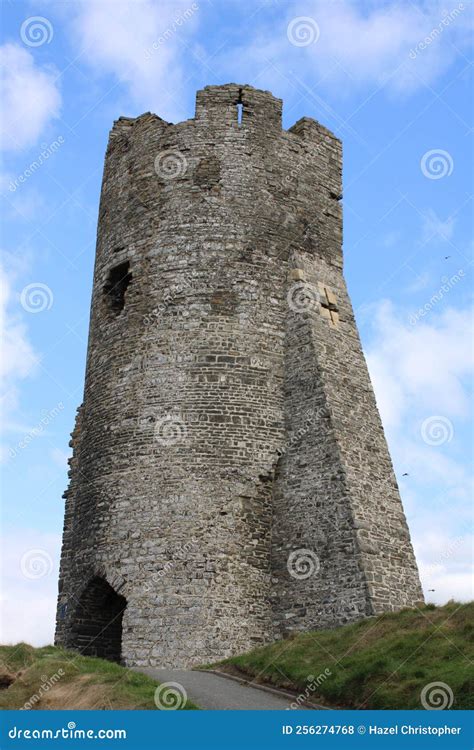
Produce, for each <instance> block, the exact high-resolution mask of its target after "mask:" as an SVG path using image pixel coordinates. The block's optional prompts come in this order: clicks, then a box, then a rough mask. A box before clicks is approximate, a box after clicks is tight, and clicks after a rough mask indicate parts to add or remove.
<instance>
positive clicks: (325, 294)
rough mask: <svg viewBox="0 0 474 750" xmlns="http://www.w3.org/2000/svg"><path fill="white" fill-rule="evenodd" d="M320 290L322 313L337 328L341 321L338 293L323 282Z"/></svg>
mask: <svg viewBox="0 0 474 750" xmlns="http://www.w3.org/2000/svg"><path fill="white" fill-rule="evenodd" d="M319 291H320V294H321V313H322V314H323V316H324V317H325V318H327V319H328V320H329V322H330V324H331V325H332V326H333V327H334V328H336V327H337V325H338V323H339V308H338V306H337V298H336V295H335V294H334V292H333V291H332V290H331V289H329V288H328V287H327V286H324V285H323V284H320V285H319Z"/></svg>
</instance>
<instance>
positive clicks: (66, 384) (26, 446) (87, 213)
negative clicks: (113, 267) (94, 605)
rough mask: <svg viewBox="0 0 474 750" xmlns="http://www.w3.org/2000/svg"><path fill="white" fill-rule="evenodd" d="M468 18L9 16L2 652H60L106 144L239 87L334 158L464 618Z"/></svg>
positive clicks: (435, 547) (129, 8) (369, 309)
mask: <svg viewBox="0 0 474 750" xmlns="http://www.w3.org/2000/svg"><path fill="white" fill-rule="evenodd" d="M472 9H473V6H472V4H471V3H468V2H465V3H457V2H454V0H453V2H452V3H444V2H443V3H438V2H436V0H434V1H433V2H426V3H425V2H422V1H418V2H411V3H410V2H376V3H371V2H356V1H354V2H348V1H346V0H340V1H339V2H322V1H321V0H302V2H299V1H297V2H283V0H281V1H279V0H267V1H266V2H265V1H263V0H261V1H260V2H259V1H258V0H255V1H254V2H245V0H244V1H242V2H223V0H212V1H211V0H197V2H195V3H193V2H190V0H183V2H180V1H176V2H154V1H152V0H142V1H140V0H127V2H121V1H120V0H117V1H115V2H112V0H110V2H109V0H86V1H84V2H54V1H53V2H41V1H38V2H4V3H3V5H2V13H3V28H4V37H3V40H2V46H1V48H0V57H1V62H2V98H3V113H4V117H3V129H4V132H2V146H3V157H4V160H3V165H2V169H1V187H2V191H1V192H2V203H3V215H4V230H3V236H2V252H3V260H2V270H1V282H2V286H1V289H2V294H1V302H2V326H3V347H2V348H3V357H2V374H3V386H2V388H3V427H2V439H1V442H2V459H3V481H2V496H3V504H2V537H3V544H2V549H3V556H4V578H3V585H2V598H3V599H5V600H6V601H5V608H4V612H5V619H4V623H3V625H4V632H3V634H2V636H1V637H2V640H3V641H5V640H8V641H15V640H19V639H20V638H23V639H25V640H29V641H31V642H35V643H45V642H48V641H50V640H51V639H52V634H53V624H54V607H55V595H56V582H57V574H58V561H59V549H60V538H61V529H62V519H63V511H64V501H63V500H62V499H61V495H62V493H63V491H64V489H65V488H66V486H67V463H66V462H67V457H68V455H69V448H68V441H69V433H70V431H71V429H72V427H73V424H74V416H75V410H76V408H77V406H78V405H79V404H80V402H81V398H82V387H83V379H84V366H85V351H86V343H87V329H88V316H89V301H90V293H91V283H92V271H93V262H94V246H95V233H96V222H97V213H98V201H99V191H100V183H101V173H102V167H103V158H104V152H105V148H106V143H107V137H108V131H109V129H110V127H111V125H112V122H113V120H114V119H117V118H118V117H119V116H121V115H127V116H137V115H139V114H141V113H142V112H145V111H153V112H156V113H157V114H159V115H160V116H161V117H163V118H165V119H168V120H170V121H173V122H175V121H179V120H183V119H188V118H190V117H192V116H193V111H194V97H195V92H196V90H197V89H199V88H202V87H203V86H205V85H209V84H219V83H227V82H230V81H234V82H238V83H248V84H251V85H253V86H256V87H258V88H264V89H269V90H271V91H272V92H273V93H274V94H275V95H276V96H279V97H281V98H282V99H283V100H284V127H290V126H291V125H292V124H293V123H294V122H295V121H296V120H298V119H299V118H300V117H302V116H304V115H306V116H309V117H313V118H315V119H317V120H319V121H321V122H322V123H323V124H324V125H326V126H327V127H329V128H330V129H332V130H333V131H334V132H335V133H336V134H337V135H338V136H339V137H340V138H342V140H343V142H344V201H343V204H344V253H345V274H346V278H347V282H348V285H349V290H350V293H351V295H352V300H353V303H354V308H355V311H356V317H357V320H358V323H359V326H360V332H361V336H362V341H363V345H364V350H365V352H366V356H367V359H368V363H369V368H370V372H371V375H372V378H373V382H374V386H375V389H376V395H377V400H378V403H379V407H380V410H381V414H382V418H383V421H384V425H385V427H386V432H387V438H388V440H389V445H390V449H391V453H392V457H393V460H394V465H395V471H396V474H397V477H398V480H399V483H400V489H401V493H402V498H403V502H404V506H405V510H406V513H407V517H408V522H409V525H410V528H411V532H412V538H413V542H414V546H415V551H416V554H417V558H418V562H419V565H420V569H421V574H422V580H423V584H424V589H425V593H426V597H427V599H428V600H429V601H436V602H440V603H441V602H445V601H447V600H448V599H450V598H455V599H461V600H467V599H470V598H472V590H470V584H469V581H470V575H471V574H472V573H471V561H472V521H471V520H470V519H471V518H472V504H471V499H470V498H471V492H472V487H471V477H470V462H471V459H472V434H470V431H469V417H470V414H471V413H472V400H471V393H472V373H473V349H472V342H471V339H470V335H471V331H472V327H471V324H472V251H473V242H472V239H471V237H472V232H471V231H470V230H471V229H472V218H471V213H472V177H471V173H472V133H473V131H472V110H471V107H472V104H471V103H470V100H471V99H472V94H473V87H472V75H473V71H472V63H470V60H471V59H472V27H473V13H472ZM404 474H408V476H403V475H404ZM432 589H434V591H431V590H432Z"/></svg>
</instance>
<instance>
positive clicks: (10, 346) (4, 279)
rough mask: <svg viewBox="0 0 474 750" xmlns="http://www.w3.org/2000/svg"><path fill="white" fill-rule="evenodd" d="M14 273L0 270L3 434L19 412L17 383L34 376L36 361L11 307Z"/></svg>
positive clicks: (35, 356)
mask: <svg viewBox="0 0 474 750" xmlns="http://www.w3.org/2000/svg"><path fill="white" fill-rule="evenodd" d="M17 270H18V269H15V268H13V269H11V270H10V271H9V272H7V271H6V270H5V268H3V267H2V266H0V341H1V357H0V395H1V401H2V429H3V430H5V429H6V428H8V423H7V421H6V418H7V417H9V416H10V415H11V414H12V413H14V412H15V411H16V410H17V408H18V401H19V390H18V384H19V382H20V381H21V380H23V379H25V378H28V377H29V376H31V375H33V374H34V372H35V369H36V365H37V361H38V356H37V354H36V353H35V351H34V348H33V345H32V344H31V342H30V340H29V337H28V330H27V327H26V325H25V323H24V322H23V320H22V319H21V317H20V315H19V314H18V313H17V312H15V308H14V306H12V301H13V296H14V295H13V283H14V280H15V278H16V273H17ZM17 305H18V306H19V303H17ZM6 455H7V449H6V448H5V447H4V446H3V447H2V456H1V457H2V459H4V458H5V457H6Z"/></svg>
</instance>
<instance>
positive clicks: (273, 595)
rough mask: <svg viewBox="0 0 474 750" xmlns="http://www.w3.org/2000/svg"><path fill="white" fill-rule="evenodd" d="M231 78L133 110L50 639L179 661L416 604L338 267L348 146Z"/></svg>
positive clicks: (120, 655) (110, 213)
mask: <svg viewBox="0 0 474 750" xmlns="http://www.w3.org/2000/svg"><path fill="white" fill-rule="evenodd" d="M281 108H282V103H281V100H279V99H277V98H275V97H273V96H272V95H271V94H270V93H269V92H267V91H259V90H256V89H254V88H252V87H250V86H239V85H236V84H229V85H224V86H208V87H206V88H204V89H203V90H202V91H199V92H198V94H197V102H196V113H195V117H194V118H193V119H191V120H187V121H185V122H180V123H177V124H175V125H173V124H170V123H168V122H165V121H164V120H162V119H160V117H158V116H156V115H154V114H149V113H147V114H144V115H142V116H141V117H138V118H135V119H130V118H123V117H122V118H120V119H119V120H118V121H117V122H116V123H115V124H114V127H113V129H112V131H111V134H110V139H109V144H108V148H107V154H106V160H105V170H104V178H103V185H102V195H101V201H100V213H99V224H98V238H97V252H96V262H95V271H94V285H93V294H92V309H91V319H90V334H89V345H88V353H87V370H86V382H85V393H84V402H83V404H82V406H81V407H80V409H79V410H78V415H77V421H76V426H75V429H74V432H73V435H72V446H73V457H72V459H71V460H70V485H69V489H68V490H67V491H66V493H65V497H66V510H65V522H64V537H63V548H62V558H61V572H60V584H59V599H58V615H57V632H56V642H57V643H58V644H61V645H63V646H66V647H68V648H72V649H76V650H80V651H81V652H82V653H85V654H93V655H98V656H102V657H106V658H110V659H116V660H119V659H122V661H123V662H124V663H125V664H127V665H134V666H146V665H157V666H162V667H166V666H172V667H184V666H190V665H196V664H199V663H204V662H212V661H216V660H219V659H222V658H225V657H226V656H230V655H232V654H236V653H239V652H243V651H246V650H249V649H251V648H253V647H255V646H257V645H259V644H263V643H265V642H268V641H270V640H274V639H276V638H279V637H284V636H285V634H287V633H288V632H289V631H294V630H309V629H317V628H324V627H333V626H337V625H340V624H343V623H347V622H350V621H354V620H358V619H360V618H363V617H367V616H371V615H377V614H379V613H382V612H388V611H395V610H398V609H400V608H403V607H409V606H412V605H413V604H415V603H416V602H418V601H421V600H422V598H423V597H422V592H421V588H420V583H419V578H418V572H417V567H416V562H415V558H414V554H413V550H412V546H411V542H410V536H409V532H408V528H407V524H406V520H405V516H404V511H403V507H402V504H401V500H400V496H399V492H398V488H397V483H396V479H395V476H394V473H393V469H392V464H391V460H390V456H389V453H388V449H387V445H386V442H385V438H384V433H383V428H382V425H381V422H380V418H379V414H378V411H377V407H376V403H375V398H374V393H373V390H372V386H371V383H370V379H369V375H368V372H367V367H366V363H365V360H364V356H363V353H362V349H361V344H360V340H359V336H358V333H357V327H356V323H355V320H354V315H353V311H352V308H351V304H350V300H349V297H348V294H347V290H346V285H345V282H344V278H343V274H342V250H341V246H342V211H341V198H342V182H341V171H342V155H341V143H340V141H339V140H338V139H337V138H336V137H335V136H334V135H333V134H332V133H331V132H330V131H328V130H327V129H326V128H325V127H323V126H322V125H321V124H319V123H318V122H316V121H315V120H312V119H310V118H307V117H303V118H302V119H300V120H299V121H298V122H297V123H296V124H295V125H293V126H292V127H291V128H289V130H282V124H281Z"/></svg>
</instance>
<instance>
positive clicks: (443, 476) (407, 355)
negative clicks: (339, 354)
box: [366, 300, 474, 604]
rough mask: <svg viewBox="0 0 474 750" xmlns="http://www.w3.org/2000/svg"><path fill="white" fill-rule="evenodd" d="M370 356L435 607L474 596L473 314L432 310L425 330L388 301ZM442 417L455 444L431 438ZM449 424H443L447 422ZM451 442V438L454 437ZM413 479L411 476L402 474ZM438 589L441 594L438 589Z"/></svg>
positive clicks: (377, 318) (376, 318)
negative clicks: (472, 462)
mask: <svg viewBox="0 0 474 750" xmlns="http://www.w3.org/2000/svg"><path fill="white" fill-rule="evenodd" d="M372 312H373V315H372V318H371V320H372V327H373V328H372V334H373V337H372V341H371V344H370V345H369V347H368V351H367V354H366V357H367V363H368V366H369V370H370V374H371V378H372V382H373V385H374V389H375V393H376V397H377V403H378V406H379V410H380V413H381V417H382V421H383V423H384V426H385V429H386V432H387V438H388V441H389V445H390V448H391V452H392V458H393V461H394V465H395V468H396V470H397V474H398V476H399V477H400V485H401V493H402V497H403V502H404V506H405V509H406V513H407V517H408V520H409V526H410V531H411V535H412V539H413V544H414V547H415V552H416V555H417V560H418V563H419V566H420V573H421V579H422V583H423V587H424V591H425V596H426V599H427V601H433V602H435V603H438V604H442V603H445V602H446V601H448V600H449V599H458V600H461V601H466V600H469V599H471V598H472V595H473V592H472V573H473V571H472V562H473V559H472V532H471V527H470V523H469V522H470V521H471V516H472V499H471V498H472V478H471V476H470V466H469V464H468V462H467V460H466V461H464V460H463V452H464V451H463V447H464V446H463V441H464V440H465V436H464V432H465V422H466V421H467V418H468V417H469V395H470V383H471V382H472V374H473V372H474V357H473V347H472V346H469V345H467V344H466V342H467V341H470V340H471V338H470V333H471V325H472V310H471V309H459V310H455V309H453V308H445V309H444V310H443V311H442V312H441V311H439V312H438V311H437V310H431V311H430V313H429V315H427V317H426V318H425V319H423V320H422V321H419V322H418V323H417V325H415V326H413V325H411V324H410V322H409V319H410V316H409V314H407V313H406V312H405V311H403V312H401V311H400V310H397V309H396V308H395V307H394V306H393V304H391V303H390V302H389V301H387V300H384V301H381V302H379V303H378V304H377V305H374V306H373V308H372ZM431 417H434V418H435V421H436V424H437V425H438V427H439V426H440V429H441V430H442V429H444V428H446V432H445V433H444V435H447V436H448V438H449V439H446V440H442V442H441V443H440V444H438V445H437V444H436V438H437V437H439V435H440V434H441V433H433V434H431V433H428V437H429V438H433V439H435V442H434V443H430V442H429V440H428V441H426V439H424V435H425V436H426V432H425V433H423V423H424V421H425V420H426V419H427V418H431ZM440 420H441V421H440ZM449 436H450V437H449ZM405 473H407V474H408V476H407V477H402V474H405ZM431 589H434V591H431Z"/></svg>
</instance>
